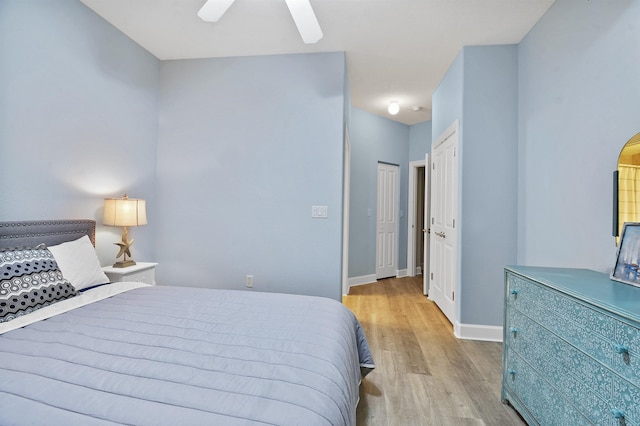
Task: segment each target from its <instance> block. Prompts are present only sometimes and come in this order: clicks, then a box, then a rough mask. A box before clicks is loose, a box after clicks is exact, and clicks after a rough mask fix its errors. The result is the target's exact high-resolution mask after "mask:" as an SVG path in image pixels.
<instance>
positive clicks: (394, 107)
mask: <svg viewBox="0 0 640 426" xmlns="http://www.w3.org/2000/svg"><path fill="white" fill-rule="evenodd" d="M387 111H389V114H391V115H396V114H397V113H399V112H400V105H398V103H397V102H391V103H390V104H389V107H388V108H387Z"/></svg>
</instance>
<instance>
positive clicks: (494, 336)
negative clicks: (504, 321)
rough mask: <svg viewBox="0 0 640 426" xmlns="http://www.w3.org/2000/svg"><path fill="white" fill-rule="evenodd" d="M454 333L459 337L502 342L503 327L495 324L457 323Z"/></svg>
mask: <svg viewBox="0 0 640 426" xmlns="http://www.w3.org/2000/svg"><path fill="white" fill-rule="evenodd" d="M453 334H454V335H455V336H456V337H457V338H458V339H465V340H485V341H488V342H502V327H500V326H495V325H475V324H460V323H455V324H454V326H453Z"/></svg>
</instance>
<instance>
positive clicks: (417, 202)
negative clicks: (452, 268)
mask: <svg viewBox="0 0 640 426" xmlns="http://www.w3.org/2000/svg"><path fill="white" fill-rule="evenodd" d="M428 162H429V154H427V155H426V156H425V159H424V160H420V161H411V162H410V163H409V200H408V209H407V212H408V214H407V224H408V230H407V237H408V238H407V275H408V276H410V277H413V276H416V275H420V274H425V273H426V272H425V271H428V269H429V262H428V259H429V258H428V256H427V262H426V263H425V252H426V251H427V250H428V236H427V235H425V234H426V233H427V232H428V230H427V229H426V228H427V227H425V221H428V218H429V201H430V200H429V194H430V192H429V175H428V173H427V172H428V169H427V168H426V164H428ZM425 173H427V174H426V175H425ZM425 238H426V239H427V244H426V245H425ZM425 294H427V293H426V289H425Z"/></svg>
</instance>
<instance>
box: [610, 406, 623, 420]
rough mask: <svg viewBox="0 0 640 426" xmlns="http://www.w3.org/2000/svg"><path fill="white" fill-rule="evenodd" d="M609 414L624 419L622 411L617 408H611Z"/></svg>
mask: <svg viewBox="0 0 640 426" xmlns="http://www.w3.org/2000/svg"><path fill="white" fill-rule="evenodd" d="M611 414H613V417H615V418H616V419H624V413H623V412H622V411H621V410H618V409H617V408H613V409H612V410H611Z"/></svg>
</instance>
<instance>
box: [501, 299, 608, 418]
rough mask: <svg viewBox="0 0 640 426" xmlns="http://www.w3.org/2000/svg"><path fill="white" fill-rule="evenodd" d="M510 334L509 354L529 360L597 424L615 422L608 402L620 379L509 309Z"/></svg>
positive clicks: (535, 368) (508, 325) (507, 341)
mask: <svg viewBox="0 0 640 426" xmlns="http://www.w3.org/2000/svg"><path fill="white" fill-rule="evenodd" d="M507 327H508V329H510V330H514V331H513V332H511V333H509V334H508V336H507V338H506V339H505V342H504V344H505V345H506V346H507V347H508V350H509V351H510V352H513V353H516V354H518V355H519V356H522V357H526V359H527V362H528V364H529V365H530V366H531V368H532V369H534V370H535V371H537V372H538V373H539V374H540V375H541V376H543V377H545V378H546V379H547V380H548V381H549V382H550V383H552V386H553V387H554V388H555V389H556V391H557V392H558V393H559V394H561V395H563V396H564V397H565V398H567V399H568V400H571V401H574V405H575V406H576V407H577V408H578V409H580V411H581V412H582V413H583V414H584V415H585V416H586V417H588V418H589V420H590V421H592V422H594V423H595V424H607V423H608V422H610V421H614V417H613V415H612V412H611V409H612V408H614V407H612V406H611V405H610V403H607V401H608V400H609V398H610V397H611V394H612V392H613V389H614V383H615V382H616V380H619V377H617V376H615V374H613V372H611V371H610V370H609V369H607V368H606V367H605V366H603V365H602V364H601V363H599V362H597V361H596V360H594V359H592V358H591V357H589V356H588V355H586V354H584V353H582V352H581V351H579V350H578V349H576V348H575V347H573V346H572V345H570V344H568V343H567V342H565V341H564V340H562V339H561V338H559V337H558V336H556V335H555V334H553V333H551V332H550V331H548V330H547V329H545V328H544V327H542V326H540V325H539V324H536V323H535V322H533V321H532V320H531V319H529V318H528V317H527V316H525V315H523V314H521V313H520V312H518V311H517V310H515V309H514V310H510V311H509V313H508V317H507Z"/></svg>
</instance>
